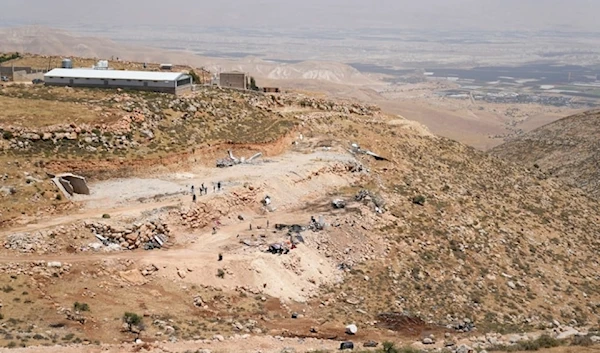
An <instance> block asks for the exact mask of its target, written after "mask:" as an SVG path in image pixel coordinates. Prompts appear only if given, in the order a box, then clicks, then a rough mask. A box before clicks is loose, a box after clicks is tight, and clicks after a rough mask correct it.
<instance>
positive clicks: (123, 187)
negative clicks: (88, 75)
mask: <svg viewBox="0 0 600 353" xmlns="http://www.w3.org/2000/svg"><path fill="white" fill-rule="evenodd" d="M353 160H354V157H353V156H352V155H350V154H349V153H347V152H343V151H341V150H338V151H328V152H327V151H317V152H313V153H300V152H290V153H287V154H284V155H282V156H280V157H276V158H272V159H269V160H262V161H260V162H258V163H257V164H253V165H238V166H234V167H231V168H224V169H217V168H207V167H203V166H197V167H194V168H192V169H191V170H188V171H184V172H177V173H171V174H165V175H162V176H157V177H153V178H147V179H140V178H132V179H119V180H108V181H99V182H92V183H90V185H89V186H90V189H91V195H89V196H84V195H79V196H77V199H76V200H77V201H78V202H80V203H81V204H82V208H81V210H80V211H79V212H75V213H73V214H71V215H69V216H65V217H60V218H48V219H41V220H39V221H37V222H36V223H34V224H31V225H28V226H24V227H21V229H20V231H32V230H40V229H45V228H48V227H54V226H57V225H59V224H68V223H71V222H73V221H75V220H100V219H101V215H102V214H104V213H107V214H110V215H111V221H114V220H117V221H118V220H121V221H127V220H129V219H131V218H132V217H134V218H135V217H145V216H147V215H148V214H152V213H153V212H154V213H161V211H160V210H161V208H164V207H167V206H177V205H180V206H181V205H183V206H184V207H189V206H191V205H192V197H191V185H195V186H196V188H198V187H199V186H200V185H201V184H202V183H204V184H205V186H207V187H208V188H209V193H208V195H206V196H198V202H199V203H200V202H202V203H208V204H214V205H217V207H218V205H226V204H227V200H229V199H231V198H232V197H233V198H235V197H236V195H239V194H241V193H244V192H245V191H246V189H245V188H244V184H250V185H252V186H253V187H254V188H255V190H256V192H255V193H254V195H255V196H253V197H254V198H255V200H254V202H251V204H252V205H254V206H251V207H249V208H240V209H237V212H239V213H233V214H227V215H226V216H225V217H222V218H220V219H219V222H220V226H219V227H218V231H217V232H216V234H212V229H211V228H210V227H208V228H207V229H202V230H190V229H188V228H185V227H178V226H177V222H178V220H177V218H178V215H169V216H167V217H171V218H172V224H173V227H174V231H173V234H174V240H173V242H174V243H175V246H174V247H173V248H171V249H169V251H141V250H139V251H135V252H117V253H112V254H105V253H82V254H70V255H68V254H65V255H56V256H42V257H39V256H38V257H35V259H37V260H46V261H49V260H52V259H58V260H60V261H63V262H70V263H76V262H88V261H93V260H94V259H96V260H97V259H100V258H123V259H132V260H135V261H138V262H139V266H140V267H143V266H145V265H147V264H154V265H155V266H157V267H159V268H161V274H162V275H163V276H166V277H167V278H170V279H172V280H173V281H176V282H184V283H202V284H204V285H209V286H214V287H217V288H222V289H224V290H232V289H235V287H236V286H244V287H247V288H261V289H262V291H263V293H265V294H267V295H269V296H272V297H276V298H281V299H282V300H293V301H299V302H302V301H305V300H306V299H307V298H309V297H310V296H311V295H313V294H314V293H315V292H316V289H317V288H318V287H319V286H320V285H322V284H324V283H331V282H333V281H337V280H339V279H340V277H339V270H337V269H336V264H335V263H334V262H333V261H331V260H329V259H327V258H325V257H324V256H323V255H322V254H320V253H319V252H318V251H317V250H316V249H315V248H314V247H309V246H306V245H304V244H299V245H298V247H297V248H296V249H294V251H293V252H292V253H290V254H289V255H288V256H274V255H272V254H268V253H265V252H264V250H265V248H266V246H268V244H269V243H270V242H280V241H282V240H285V239H282V238H281V234H273V233H274V232H273V225H274V224H275V223H276V222H280V223H288V224H293V223H301V224H302V223H304V224H306V223H307V222H308V221H309V220H310V217H311V216H312V215H313V214H311V213H310V210H304V211H303V210H301V208H302V205H303V204H308V203H312V202H314V200H319V199H322V197H323V195H325V193H326V192H327V191H328V190H335V189H336V188H339V187H343V186H346V185H349V184H351V183H352V182H353V181H354V180H355V178H356V176H355V175H352V174H350V173H347V174H339V173H338V174H335V173H328V172H323V170H324V169H327V168H330V167H332V166H335V165H339V164H340V163H346V162H351V161H353ZM218 182H221V184H222V188H221V191H218V190H216V191H213V185H216V184H217V183H218ZM196 190H197V189H196ZM196 193H197V192H196ZM265 195H269V196H270V197H271V198H272V200H273V203H272V205H271V206H272V208H273V210H274V211H273V212H267V211H265V210H264V209H262V208H261V207H260V200H262V198H263V197H264V196H265ZM328 201H329V200H327V201H325V202H328ZM162 213H163V215H164V212H162ZM238 214H240V215H242V214H243V218H244V220H243V221H241V220H240V219H238V217H237V215H238ZM267 220H271V229H265V228H266V225H267V224H266V222H267ZM250 224H253V225H254V230H253V231H251V230H250V229H249V228H250ZM258 227H261V228H262V229H261V230H259V229H257V228H258ZM14 231H15V230H14V229H13V230H12V231H11V232H14ZM242 240H247V241H248V242H250V243H256V244H262V245H260V246H247V245H243V244H240V242H241V241H242ZM305 241H306V242H307V243H310V242H311V241H312V239H311V235H310V234H309V235H306V239H305ZM219 253H223V254H224V259H223V261H222V262H217V261H216V259H217V255H218V254H219ZM15 260H17V261H31V260H34V256H24V257H19V258H15V256H12V255H11V256H0V261H2V262H14V261H15ZM218 269H224V270H225V271H226V273H227V274H226V276H225V278H224V279H219V278H217V277H216V276H215V273H217V270H218ZM181 270H182V271H184V272H185V273H186V275H185V278H181V275H180V271H181Z"/></svg>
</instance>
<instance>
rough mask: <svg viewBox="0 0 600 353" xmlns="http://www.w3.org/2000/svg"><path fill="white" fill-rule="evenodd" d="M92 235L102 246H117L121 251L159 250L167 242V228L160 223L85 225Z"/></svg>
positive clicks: (94, 223) (164, 224)
mask: <svg viewBox="0 0 600 353" xmlns="http://www.w3.org/2000/svg"><path fill="white" fill-rule="evenodd" d="M86 227H87V228H89V229H90V230H91V231H92V233H94V235H95V236H96V238H98V240H100V241H101V242H102V243H103V244H104V245H106V246H108V245H110V244H119V245H120V246H121V248H122V249H128V250H133V249H137V248H140V247H143V248H144V249H146V250H151V249H154V248H161V247H162V246H163V245H164V244H165V243H166V242H167V240H168V237H169V233H170V231H169V227H168V225H167V224H166V223H163V222H161V221H147V222H145V223H134V224H132V225H130V226H121V225H114V224H105V223H96V222H93V223H86Z"/></svg>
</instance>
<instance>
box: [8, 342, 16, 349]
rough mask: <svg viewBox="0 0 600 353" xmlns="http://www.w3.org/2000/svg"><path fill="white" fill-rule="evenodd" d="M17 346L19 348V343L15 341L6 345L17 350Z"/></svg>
mask: <svg viewBox="0 0 600 353" xmlns="http://www.w3.org/2000/svg"><path fill="white" fill-rule="evenodd" d="M16 346H17V342H15V341H10V342H8V344H7V345H6V347H7V348H15V347H16Z"/></svg>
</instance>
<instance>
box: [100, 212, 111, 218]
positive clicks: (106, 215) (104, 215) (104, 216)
mask: <svg viewBox="0 0 600 353" xmlns="http://www.w3.org/2000/svg"><path fill="white" fill-rule="evenodd" d="M102 218H110V215H109V214H108V213H105V214H103V215H102Z"/></svg>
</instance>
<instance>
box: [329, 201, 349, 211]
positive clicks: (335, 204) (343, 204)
mask: <svg viewBox="0 0 600 353" xmlns="http://www.w3.org/2000/svg"><path fill="white" fill-rule="evenodd" d="M331 205H332V206H333V208H338V209H340V208H345V207H346V201H344V200H341V199H335V200H333V201H331Z"/></svg>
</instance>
